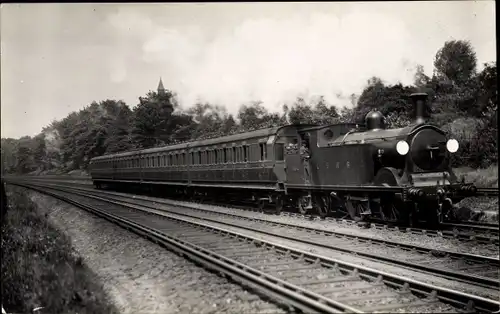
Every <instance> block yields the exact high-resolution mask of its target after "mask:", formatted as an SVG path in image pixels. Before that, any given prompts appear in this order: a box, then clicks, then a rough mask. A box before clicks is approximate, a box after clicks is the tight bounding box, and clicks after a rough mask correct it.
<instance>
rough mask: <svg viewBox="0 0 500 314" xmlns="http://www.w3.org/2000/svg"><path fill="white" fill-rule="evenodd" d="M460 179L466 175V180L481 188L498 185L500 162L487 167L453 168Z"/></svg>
mask: <svg viewBox="0 0 500 314" xmlns="http://www.w3.org/2000/svg"><path fill="white" fill-rule="evenodd" d="M453 170H454V171H455V174H456V175H457V177H458V178H459V179H460V178H461V177H462V176H464V177H465V182H467V183H474V184H475V185H476V186H477V187H479V188H497V187H498V164H494V165H491V166H489V167H488V168H485V169H473V168H469V167H462V168H456V169H453Z"/></svg>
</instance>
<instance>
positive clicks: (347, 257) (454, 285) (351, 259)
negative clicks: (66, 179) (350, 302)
mask: <svg viewBox="0 0 500 314" xmlns="http://www.w3.org/2000/svg"><path fill="white" fill-rule="evenodd" d="M169 215H170V214H169ZM171 215H172V216H176V215H175V214H171ZM177 217H179V218H182V219H185V220H188V221H192V222H198V223H199V222H200V219H196V218H186V217H182V216H177ZM204 224H207V225H211V226H214V227H218V228H222V229H226V230H229V231H234V232H239V233H242V234H245V235H249V236H252V237H255V238H258V239H261V240H263V241H271V242H273V243H276V244H278V245H284V246H289V247H292V248H296V249H299V250H303V251H306V252H311V253H314V254H318V255H321V256H325V257H330V258H334V259H338V260H340V261H344V262H348V263H354V264H358V265H363V266H366V267H370V268H373V269H377V270H380V271H384V272H387V273H391V274H394V275H399V276H402V277H406V278H412V279H415V280H418V281H422V282H425V283H429V284H433V285H437V286H440V287H445V288H449V289H454V290H458V291H462V292H465V293H470V294H474V295H479V296H482V297H487V298H493V299H494V300H496V299H498V290H494V289H487V288H483V287H478V286H475V285H471V284H466V283H462V282H457V281H453V280H449V279H445V278H441V277H436V276H434V275H430V274H426V273H421V272H417V271H413V270H409V269H406V268H403V267H398V266H392V265H388V264H385V263H382V262H375V261H371V260H367V259H364V258H360V257H356V256H353V255H351V254H345V253H340V252H338V251H333V250H330V249H322V248H317V247H316V248H312V247H311V245H307V244H302V243H298V242H295V241H291V240H284V239H281V238H279V237H275V236H270V235H262V234H259V233H258V232H253V231H248V230H242V229H240V228H238V227H230V226H226V225H223V224H219V223H216V222H211V223H209V224H208V223H206V222H204Z"/></svg>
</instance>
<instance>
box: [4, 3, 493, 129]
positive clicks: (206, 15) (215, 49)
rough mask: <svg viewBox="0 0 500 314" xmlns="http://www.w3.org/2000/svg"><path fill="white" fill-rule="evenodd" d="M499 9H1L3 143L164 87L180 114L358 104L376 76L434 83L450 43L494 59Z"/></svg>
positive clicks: (477, 5) (453, 5) (322, 5)
mask: <svg viewBox="0 0 500 314" xmlns="http://www.w3.org/2000/svg"><path fill="white" fill-rule="evenodd" d="M494 6H495V3H494V1H487V0H486V1H457V2H455V1H443V2H433V1H428V2H415V1H412V2H370V3H362V2H337V3H218V4H195V3H189V4H161V3H156V4H132V3H129V4H61V3H58V4H2V5H1V11H0V12H1V25H0V26H1V28H0V29H1V37H0V38H1V110H2V111H1V114H2V115H1V135H2V137H15V138H17V137H20V136H23V135H31V136H33V135H35V134H37V133H39V132H40V131H41V129H42V127H44V126H46V125H48V124H49V123H50V122H51V121H52V120H53V119H61V118H64V117H65V116H66V115H67V114H68V113H70V112H71V111H75V110H79V109H81V108H83V107H84V106H86V105H88V104H90V103H91V102H92V101H94V100H96V101H100V100H104V99H108V98H109V99H122V100H124V101H125V102H126V103H127V104H128V105H129V106H131V107H133V106H135V105H136V104H137V102H138V97H139V96H142V95H144V94H145V93H147V92H148V91H149V90H154V89H156V87H157V85H158V80H159V77H160V76H161V77H162V78H163V82H164V85H165V87H166V88H168V89H171V90H174V91H175V92H177V93H178V95H179V100H180V102H181V105H182V106H183V107H188V106H190V105H192V104H193V103H194V102H195V101H196V100H197V99H200V100H203V101H209V102H211V103H217V104H222V105H225V106H226V107H227V108H228V110H229V111H230V112H235V111H236V110H237V108H238V107H239V106H240V104H241V103H242V102H246V101H250V100H262V101H264V104H265V106H266V107H267V108H269V109H270V110H273V111H274V110H279V108H280V107H281V105H282V104H283V103H284V102H285V101H289V100H291V99H293V98H295V97H296V96H297V95H298V94H301V95H303V96H305V97H306V98H307V97H310V96H314V95H324V96H326V98H327V100H329V101H331V102H332V103H335V104H340V105H343V104H345V101H344V102H343V101H342V100H337V99H336V95H337V94H339V93H342V94H343V95H346V96H347V95H350V94H351V93H357V94H359V93H360V92H361V90H362V88H363V86H364V85H365V84H366V81H367V79H369V78H370V77H371V76H374V75H375V76H379V77H381V78H382V79H383V80H384V81H386V82H387V83H396V82H398V81H401V82H403V83H406V84H410V83H411V82H412V78H413V74H414V69H415V65H416V64H422V65H423V66H424V67H425V70H426V72H427V73H428V74H429V75H430V74H432V68H433V66H432V63H433V58H434V56H435V54H436V52H437V50H438V49H439V48H441V47H442V46H443V44H444V42H445V41H446V40H450V39H465V40H470V41H471V43H472V45H473V47H474V48H475V51H476V53H477V57H478V60H479V63H480V64H482V63H484V62H490V61H495V60H496V42H495V8H494Z"/></svg>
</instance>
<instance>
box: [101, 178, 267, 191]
mask: <svg viewBox="0 0 500 314" xmlns="http://www.w3.org/2000/svg"><path fill="white" fill-rule="evenodd" d="M94 181H95V182H101V183H117V182H118V183H137V184H156V185H173V186H183V187H203V188H230V189H245V190H248V189H252V190H269V191H277V189H276V185H275V184H273V185H255V184H244V185H243V184H218V183H187V182H178V181H170V182H168V181H135V180H110V179H95V180H94Z"/></svg>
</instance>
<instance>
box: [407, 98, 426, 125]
mask: <svg viewBox="0 0 500 314" xmlns="http://www.w3.org/2000/svg"><path fill="white" fill-rule="evenodd" d="M427 96H428V95H427V94H426V93H414V94H411V95H410V98H411V100H412V103H413V112H414V115H415V123H416V124H423V123H425V119H427V118H429V107H428V104H427Z"/></svg>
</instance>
